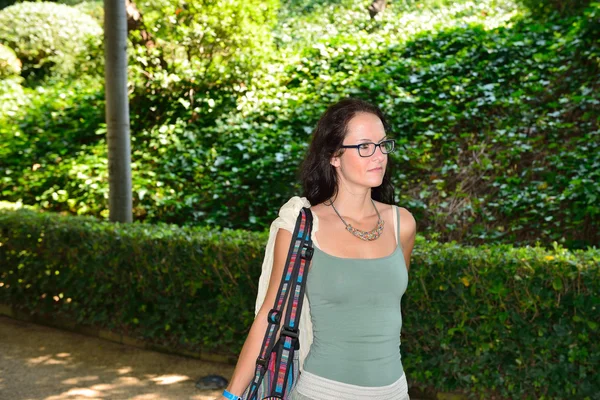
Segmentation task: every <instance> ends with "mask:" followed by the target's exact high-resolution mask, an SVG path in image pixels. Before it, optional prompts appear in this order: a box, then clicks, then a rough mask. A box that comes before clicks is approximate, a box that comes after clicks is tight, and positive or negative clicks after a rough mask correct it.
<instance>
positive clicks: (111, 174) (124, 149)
mask: <svg viewBox="0 0 600 400" xmlns="http://www.w3.org/2000/svg"><path fill="white" fill-rule="evenodd" d="M104 47H105V52H104V57H105V72H104V75H105V81H106V83H105V88H106V126H107V143H108V181H109V196H108V208H109V218H110V220H111V221H113V222H117V221H118V222H131V220H132V194H131V143H130V138H129V100H128V97H127V17H126V14H125V0H104Z"/></svg>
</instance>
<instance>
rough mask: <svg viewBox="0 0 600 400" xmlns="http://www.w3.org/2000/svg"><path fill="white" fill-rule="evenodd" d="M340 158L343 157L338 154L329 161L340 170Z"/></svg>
mask: <svg viewBox="0 0 600 400" xmlns="http://www.w3.org/2000/svg"><path fill="white" fill-rule="evenodd" d="M340 156H341V154H339V153H338V155H337V156H333V157H331V160H329V163H330V164H331V165H333V166H334V167H335V168H338V167H339V166H340V163H341V160H340Z"/></svg>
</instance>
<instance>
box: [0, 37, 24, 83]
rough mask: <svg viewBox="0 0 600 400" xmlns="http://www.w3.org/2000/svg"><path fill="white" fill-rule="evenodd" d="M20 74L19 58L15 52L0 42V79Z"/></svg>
mask: <svg viewBox="0 0 600 400" xmlns="http://www.w3.org/2000/svg"><path fill="white" fill-rule="evenodd" d="M20 74H21V60H19V58H18V57H17V55H16V54H15V52H14V51H13V50H12V49H11V48H9V47H6V46H4V45H3V44H1V43H0V80H1V79H6V78H9V77H14V76H19V75H20Z"/></svg>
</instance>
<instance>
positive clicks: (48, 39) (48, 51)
mask: <svg viewBox="0 0 600 400" xmlns="http://www.w3.org/2000/svg"><path fill="white" fill-rule="evenodd" d="M101 35H102V29H101V28H100V26H99V25H98V23H97V22H96V21H95V20H94V19H93V18H92V17H90V16H88V15H86V14H84V13H82V12H81V11H78V10H77V9H75V8H73V7H69V6H67V5H64V4H56V3H48V2H23V3H17V4H14V5H12V6H10V7H7V8H5V9H3V10H1V11H0V41H2V42H3V43H5V44H6V45H8V46H9V47H11V48H12V49H13V50H14V51H15V53H16V54H17V56H18V57H19V59H21V61H22V62H23V70H22V73H23V75H24V76H26V77H30V76H35V77H38V78H40V77H43V76H45V75H47V74H49V73H57V74H71V73H74V72H76V71H75V67H76V64H77V60H78V57H80V56H81V55H84V54H85V53H86V52H87V51H88V50H89V47H90V44H89V40H90V37H100V36H101Z"/></svg>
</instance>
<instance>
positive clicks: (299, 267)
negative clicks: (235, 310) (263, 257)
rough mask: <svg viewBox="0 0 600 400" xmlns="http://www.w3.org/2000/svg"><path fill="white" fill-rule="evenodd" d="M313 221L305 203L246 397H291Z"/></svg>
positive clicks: (252, 399)
mask: <svg viewBox="0 0 600 400" xmlns="http://www.w3.org/2000/svg"><path fill="white" fill-rule="evenodd" d="M312 222H313V216H312V213H311V211H310V208H308V207H303V208H302V209H301V210H300V214H299V215H298V219H297V220H296V227H295V228H294V233H293V234H292V241H291V243H290V249H289V251H288V255H287V260H286V264H285V265H286V267H285V270H284V274H283V277H282V279H281V283H280V284H279V291H278V292H277V296H276V298H275V305H274V307H273V308H272V309H271V311H269V315H268V317H267V320H268V323H269V325H268V327H267V331H266V332H265V338H264V340H263V344H262V347H261V350H260V353H259V356H258V358H257V359H256V368H255V371H254V379H253V380H252V382H251V383H250V385H248V387H247V388H246V390H245V391H244V394H243V395H242V399H244V400H270V399H284V400H287V399H288V396H289V394H290V392H291V391H292V389H293V388H294V385H295V384H296V382H297V381H298V377H299V375H300V368H299V366H300V362H299V354H300V353H299V352H298V351H297V350H298V349H299V348H300V341H299V338H298V334H299V331H298V322H299V321H300V313H301V312H302V300H303V299H304V291H305V289H306V279H305V278H306V274H307V273H308V268H309V266H310V261H311V259H312V256H313V251H314V250H313V246H312V239H311V236H310V232H311V230H312ZM288 297H291V301H288V305H287V310H286V313H285V321H284V324H283V328H282V329H281V333H280V335H279V340H277V342H275V343H273V342H274V341H275V337H276V335H277V331H278V330H279V326H280V324H281V311H282V309H283V306H284V304H285V303H286V301H287V299H288Z"/></svg>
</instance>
